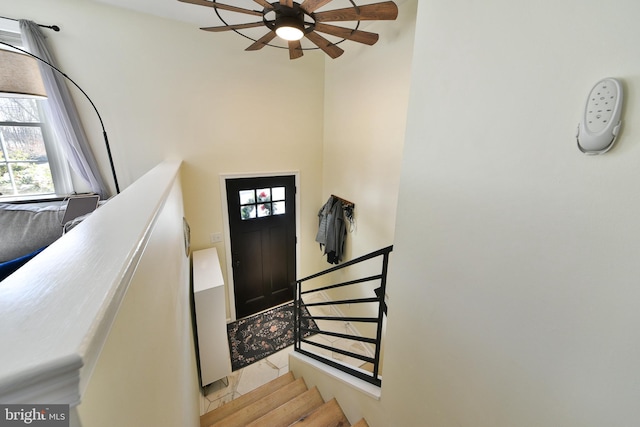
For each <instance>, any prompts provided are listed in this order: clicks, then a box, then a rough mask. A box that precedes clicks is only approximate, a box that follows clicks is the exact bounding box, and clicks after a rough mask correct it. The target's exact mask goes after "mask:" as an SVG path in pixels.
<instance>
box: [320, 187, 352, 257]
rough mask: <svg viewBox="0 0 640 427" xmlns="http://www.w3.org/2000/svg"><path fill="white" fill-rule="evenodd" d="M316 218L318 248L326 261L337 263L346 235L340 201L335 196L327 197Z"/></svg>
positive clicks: (342, 250)
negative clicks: (317, 221)
mask: <svg viewBox="0 0 640 427" xmlns="http://www.w3.org/2000/svg"><path fill="white" fill-rule="evenodd" d="M318 219H319V225H318V233H317V234H316V242H318V243H320V249H324V252H323V253H324V254H326V255H327V262H328V263H329V264H338V263H339V262H340V261H342V254H343V252H344V241H345V237H346V236H347V227H346V225H345V218H344V212H343V209H342V202H341V201H340V200H339V199H338V198H336V197H333V196H331V197H329V200H327V202H326V203H325V204H324V206H322V208H321V209H320V212H318Z"/></svg>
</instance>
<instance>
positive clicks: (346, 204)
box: [331, 194, 356, 209]
mask: <svg viewBox="0 0 640 427" xmlns="http://www.w3.org/2000/svg"><path fill="white" fill-rule="evenodd" d="M331 197H333V198H336V199H338V200H340V202H342V206H343V207H350V208H351V209H354V208H355V207H356V204H355V203H353V202H350V201H348V200H347V199H343V198H342V197H338V196H336V195H335V194H332V195H331Z"/></svg>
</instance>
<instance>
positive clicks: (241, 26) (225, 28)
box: [200, 21, 264, 33]
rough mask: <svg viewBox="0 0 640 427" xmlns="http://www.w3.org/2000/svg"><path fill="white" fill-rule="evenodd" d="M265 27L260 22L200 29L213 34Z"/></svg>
mask: <svg viewBox="0 0 640 427" xmlns="http://www.w3.org/2000/svg"><path fill="white" fill-rule="evenodd" d="M263 25H264V22H262V21H260V22H250V23H248V24H233V25H224V26H222V27H203V28H200V29H201V30H204V31H211V32H212V33H219V32H222V31H229V30H242V29H244V28H255V27H261V26H263Z"/></svg>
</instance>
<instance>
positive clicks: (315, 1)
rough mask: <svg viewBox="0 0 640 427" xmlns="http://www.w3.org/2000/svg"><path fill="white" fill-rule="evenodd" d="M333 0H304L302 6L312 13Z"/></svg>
mask: <svg viewBox="0 0 640 427" xmlns="http://www.w3.org/2000/svg"><path fill="white" fill-rule="evenodd" d="M331 1H333V0H304V1H303V2H302V4H301V5H300V8H301V9H302V10H304V11H305V12H307V13H309V14H310V13H313V12H314V11H315V10H317V9H320V8H321V7H322V6H324V5H325V4H327V3H329V2H331Z"/></svg>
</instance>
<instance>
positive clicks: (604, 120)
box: [576, 78, 622, 154]
mask: <svg viewBox="0 0 640 427" xmlns="http://www.w3.org/2000/svg"><path fill="white" fill-rule="evenodd" d="M621 115H622V86H621V85H620V82H619V81H618V80H616V79H613V78H605V79H602V80H600V81H599V82H598V83H596V85H595V86H594V87H593V89H591V92H590V93H589V97H588V98H587V103H586V105H585V108H584V113H583V114H582V121H581V122H580V124H579V125H578V134H577V135H576V136H577V139H578V148H579V149H580V151H582V152H583V153H585V154H603V153H606V152H607V151H609V150H610V149H611V147H613V143H614V142H615V140H616V138H617V136H618V133H619V132H620V125H621V124H622V121H621V120H620V117H621Z"/></svg>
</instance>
